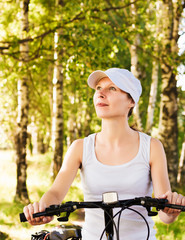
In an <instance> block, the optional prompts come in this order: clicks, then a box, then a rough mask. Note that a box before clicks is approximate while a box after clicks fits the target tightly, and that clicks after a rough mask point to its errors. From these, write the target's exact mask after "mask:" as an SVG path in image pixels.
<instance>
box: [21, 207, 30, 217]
mask: <svg viewBox="0 0 185 240" xmlns="http://www.w3.org/2000/svg"><path fill="white" fill-rule="evenodd" d="M23 212H24V215H25V217H26V219H27V220H28V221H29V220H31V216H30V214H29V209H28V206H25V207H24V208H23Z"/></svg>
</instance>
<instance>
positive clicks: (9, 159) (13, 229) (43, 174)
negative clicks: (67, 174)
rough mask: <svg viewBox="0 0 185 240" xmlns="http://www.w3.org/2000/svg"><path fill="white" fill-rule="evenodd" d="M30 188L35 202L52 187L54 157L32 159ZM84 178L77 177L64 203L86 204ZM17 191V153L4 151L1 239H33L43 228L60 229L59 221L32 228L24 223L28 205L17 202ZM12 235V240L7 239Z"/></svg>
mask: <svg viewBox="0 0 185 240" xmlns="http://www.w3.org/2000/svg"><path fill="white" fill-rule="evenodd" d="M27 159H28V169H27V188H28V192H29V197H30V201H31V202H35V201H39V199H40V198H41V196H42V195H43V194H44V193H45V191H47V189H48V188H49V187H50V186H51V183H52V182H51V175H50V173H51V169H50V166H51V159H52V154H51V153H47V154H44V155H37V156H28V157H27ZM79 182H80V177H79V174H78V175H77V177H76V179H75V182H74V183H73V185H72V186H71V188H70V191H69V193H68V195H67V196H66V198H65V199H64V201H69V199H73V200H76V201H78V200H79V201H82V200H83V197H82V191H81V189H80V184H79ZM15 190H16V164H15V160H14V152H13V151H0V209H1V211H0V232H3V233H5V234H4V235H2V233H1V235H0V240H4V239H6V240H9V239H10V240H21V239H26V240H29V239H31V234H32V233H35V232H38V231H40V230H42V229H47V230H49V231H50V230H51V229H52V228H53V227H54V226H58V225H59V222H58V221H57V219H56V218H55V219H54V220H53V221H52V223H50V224H46V225H44V226H43V225H42V226H34V227H32V226H30V225H29V224H28V223H20V221H19V213H21V212H22V211H23V207H24V205H23V204H21V203H18V202H14V196H15ZM77 217H78V213H76V214H72V216H71V218H70V219H71V220H72V221H75V220H77ZM5 235H8V236H9V238H7V236H5Z"/></svg>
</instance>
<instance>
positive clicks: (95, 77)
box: [87, 70, 108, 89]
mask: <svg viewBox="0 0 185 240" xmlns="http://www.w3.org/2000/svg"><path fill="white" fill-rule="evenodd" d="M104 77H108V76H107V75H106V74H105V72H103V71H101V70H97V71H95V72H93V73H91V74H90V75H89V77H88V80H87V83H88V85H89V87H91V88H93V89H95V88H96V85H97V83H98V82H99V81H100V80H101V79H102V78H104Z"/></svg>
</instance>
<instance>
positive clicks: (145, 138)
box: [139, 132, 151, 166]
mask: <svg viewBox="0 0 185 240" xmlns="http://www.w3.org/2000/svg"><path fill="white" fill-rule="evenodd" d="M139 135H140V148H141V149H140V151H141V156H142V159H143V160H144V161H145V163H146V164H147V165H148V166H149V163H150V143H151V136H149V135H147V134H145V133H143V132H139Z"/></svg>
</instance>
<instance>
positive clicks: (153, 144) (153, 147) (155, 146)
mask: <svg viewBox="0 0 185 240" xmlns="http://www.w3.org/2000/svg"><path fill="white" fill-rule="evenodd" d="M157 149H164V148H163V144H162V142H161V141H160V140H159V139H157V138H153V137H151V150H157Z"/></svg>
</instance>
